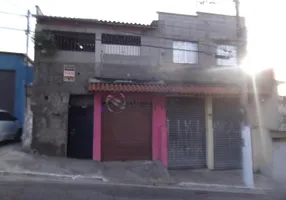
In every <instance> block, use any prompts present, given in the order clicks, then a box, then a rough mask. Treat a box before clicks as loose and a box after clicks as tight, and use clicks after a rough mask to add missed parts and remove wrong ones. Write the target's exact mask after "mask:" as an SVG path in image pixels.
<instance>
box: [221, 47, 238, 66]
mask: <svg viewBox="0 0 286 200" xmlns="http://www.w3.org/2000/svg"><path fill="white" fill-rule="evenodd" d="M216 54H217V56H218V58H217V59H216V64H217V65H218V66H237V48H236V46H234V45H218V46H217V49H216ZM221 56H223V57H225V58H221Z"/></svg>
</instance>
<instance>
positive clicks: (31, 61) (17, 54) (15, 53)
mask: <svg viewBox="0 0 286 200" xmlns="http://www.w3.org/2000/svg"><path fill="white" fill-rule="evenodd" d="M0 54H8V55H16V56H21V57H24V58H26V57H27V56H26V54H24V53H19V52H9V51H0ZM28 61H29V62H30V63H32V64H33V65H34V61H33V60H32V59H31V58H30V57H29V56H28Z"/></svg>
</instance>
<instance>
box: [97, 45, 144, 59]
mask: <svg viewBox="0 0 286 200" xmlns="http://www.w3.org/2000/svg"><path fill="white" fill-rule="evenodd" d="M102 52H103V53H104V54H110V55H122V56H140V54H141V46H131V45H118V44H102Z"/></svg>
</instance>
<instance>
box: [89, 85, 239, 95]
mask: <svg viewBox="0 0 286 200" xmlns="http://www.w3.org/2000/svg"><path fill="white" fill-rule="evenodd" d="M88 90H89V91H90V92H150V93H169V94H229V95H235V94H239V93H240V89H239V88H238V87H230V86H228V87H222V86H198V85H190V84H142V83H140V84H138V83H89V86H88Z"/></svg>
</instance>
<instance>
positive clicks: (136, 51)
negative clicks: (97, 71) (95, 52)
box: [101, 34, 141, 56]
mask: <svg viewBox="0 0 286 200" xmlns="http://www.w3.org/2000/svg"><path fill="white" fill-rule="evenodd" d="M101 43H102V52H103V53H105V54H114V55H125V56H139V55H140V48H141V37H140V36H131V35H113V34H102V37H101Z"/></svg>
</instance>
